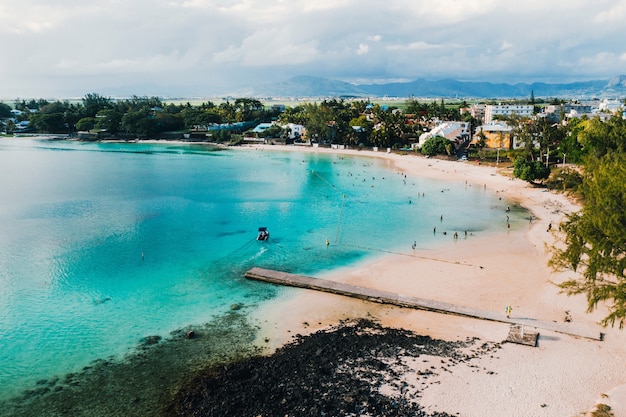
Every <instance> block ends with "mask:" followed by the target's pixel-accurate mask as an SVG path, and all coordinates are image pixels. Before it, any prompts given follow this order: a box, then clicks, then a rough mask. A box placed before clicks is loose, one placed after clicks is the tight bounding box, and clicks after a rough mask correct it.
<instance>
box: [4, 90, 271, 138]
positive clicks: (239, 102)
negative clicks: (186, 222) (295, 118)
mask: <svg viewBox="0 0 626 417" xmlns="http://www.w3.org/2000/svg"><path fill="white" fill-rule="evenodd" d="M7 109H8V112H9V114H8V115H6V114H5V113H6V112H7ZM14 109H15V110H19V111H21V114H19V115H17V116H16V119H17V121H18V122H22V121H28V122H30V125H29V130H30V131H32V132H35V133H57V134H73V133H76V132H78V131H91V132H92V133H98V134H100V135H101V137H104V138H106V137H115V138H122V139H129V138H132V139H134V138H158V137H162V136H163V135H164V134H166V133H167V132H189V131H192V130H194V129H197V130H202V129H204V130H206V129H207V128H208V127H209V126H212V125H220V124H229V125H230V126H229V127H228V129H227V130H232V131H237V132H241V131H243V130H244V129H245V125H244V124H240V123H243V122H248V123H249V124H255V123H258V122H261V121H270V120H272V119H275V118H276V117H277V116H278V114H279V112H278V111H276V110H271V109H265V107H264V106H263V104H262V103H261V102H260V101H259V100H254V99H247V98H240V99H236V100H235V101H234V102H232V103H231V102H229V101H226V102H224V103H221V104H220V105H215V104H214V103H211V102H206V103H202V104H200V105H197V106H192V105H191V104H189V103H186V104H166V103H164V102H163V101H162V100H161V99H160V98H158V97H136V96H134V97H132V98H130V99H124V100H113V99H110V98H107V97H103V96H100V95H98V94H87V95H86V96H85V97H84V98H83V99H82V101H81V102H80V103H70V102H69V101H55V102H48V101H47V100H43V99H40V100H30V101H28V102H27V101H25V100H21V101H20V100H17V101H16V102H15V105H14ZM10 111H11V108H10V107H9V106H7V105H6V104H2V105H1V106H0V118H3V117H8V116H9V115H10ZM4 127H5V130H6V131H7V133H10V132H12V131H13V129H15V126H14V125H13V126H6V125H5V126H4Z"/></svg>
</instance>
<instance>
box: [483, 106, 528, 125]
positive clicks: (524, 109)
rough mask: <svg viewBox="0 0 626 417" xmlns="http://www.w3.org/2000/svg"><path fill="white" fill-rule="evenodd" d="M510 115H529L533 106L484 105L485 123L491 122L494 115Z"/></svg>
mask: <svg viewBox="0 0 626 417" xmlns="http://www.w3.org/2000/svg"><path fill="white" fill-rule="evenodd" d="M512 115H516V116H519V117H531V116H532V115H533V106H532V105H531V104H501V105H488V106H486V107H485V124H489V123H491V122H492V121H493V120H494V118H495V117H496V116H502V117H508V116H512Z"/></svg>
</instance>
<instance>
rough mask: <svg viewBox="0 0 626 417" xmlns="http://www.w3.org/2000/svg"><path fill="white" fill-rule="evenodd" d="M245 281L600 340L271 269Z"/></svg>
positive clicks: (560, 327) (255, 271)
mask: <svg viewBox="0 0 626 417" xmlns="http://www.w3.org/2000/svg"><path fill="white" fill-rule="evenodd" d="M245 277H246V278H248V279H253V280H258V281H264V282H270V283H273V284H278V285H286V286H291V287H298V288H306V289H311V290H316V291H323V292H328V293H332V294H338V295H343V296H346V297H352V298H358V299H361V300H365V301H370V302H375V303H381V304H390V305H395V306H399V307H405V308H413V309H418V310H426V311H432V312H436V313H443V314H453V315H457V316H463V317H470V318H474V319H480V320H489V321H495V322H500V323H508V324H512V325H523V326H526V327H529V328H536V329H543V330H549V331H552V332H557V333H562V334H567V335H570V336H575V337H583V338H587V339H593V340H602V339H601V336H600V333H599V332H597V331H592V330H589V329H581V328H577V327H575V326H573V325H572V324H571V323H559V322H548V321H540V320H534V319H528V318H515V317H511V318H507V317H506V314H505V313H504V311H503V312H502V313H494V312H491V311H484V310H478V309H475V308H470V307H463V306H458V305H455V304H450V303H444V302H440V301H435V300H428V299H425V298H419V297H412V296H406V295H401V294H396V293H392V292H387V291H380V290H375V289H371V288H366V287H359V286H355V285H350V284H344V283H341V282H336V281H329V280H325V279H320V278H313V277H307V276H304V275H296V274H290V273H287V272H281V271H275V270H272V269H264V268H256V267H255V268H252V269H250V270H249V271H247V272H246V274H245Z"/></svg>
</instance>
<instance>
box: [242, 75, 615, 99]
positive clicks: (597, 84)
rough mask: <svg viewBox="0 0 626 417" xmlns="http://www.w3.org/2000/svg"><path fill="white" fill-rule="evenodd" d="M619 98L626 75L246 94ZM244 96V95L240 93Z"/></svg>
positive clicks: (293, 84)
mask: <svg viewBox="0 0 626 417" xmlns="http://www.w3.org/2000/svg"><path fill="white" fill-rule="evenodd" d="M531 93H532V94H534V95H535V97H568V98H585V97H589V98H590V97H600V98H602V97H620V96H624V95H626V76H625V75H620V76H617V77H614V78H612V79H611V80H593V81H582V82H573V83H563V84H549V83H532V84H527V83H517V84H506V83H490V82H473V81H459V80H453V79H444V80H436V81H431V80H425V79H417V80H415V81H411V82H404V83H387V84H351V83H347V82H343V81H337V80H329V79H326V78H319V77H311V76H298V77H294V78H291V79H289V80H287V81H283V82H278V83H271V84H264V85H261V86H257V87H252V88H251V89H249V90H247V91H246V92H245V95H247V96H254V97H385V96H387V97H410V96H413V97H444V98H446V97H452V98H523V97H530V95H531ZM240 94H241V92H240Z"/></svg>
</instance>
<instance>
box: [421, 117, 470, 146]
mask: <svg viewBox="0 0 626 417" xmlns="http://www.w3.org/2000/svg"><path fill="white" fill-rule="evenodd" d="M469 129H470V124H469V123H467V122H442V123H440V124H438V125H437V126H435V127H434V128H433V129H432V130H431V131H430V132H426V133H422V134H421V135H420V137H419V141H418V143H417V144H415V145H417V147H419V148H421V147H422V146H423V145H424V142H426V141H427V140H428V139H430V138H434V137H435V136H441V137H444V138H446V139H448V140H450V141H453V142H457V143H460V142H462V141H463V140H465V139H468V138H469V136H470V132H469Z"/></svg>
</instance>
